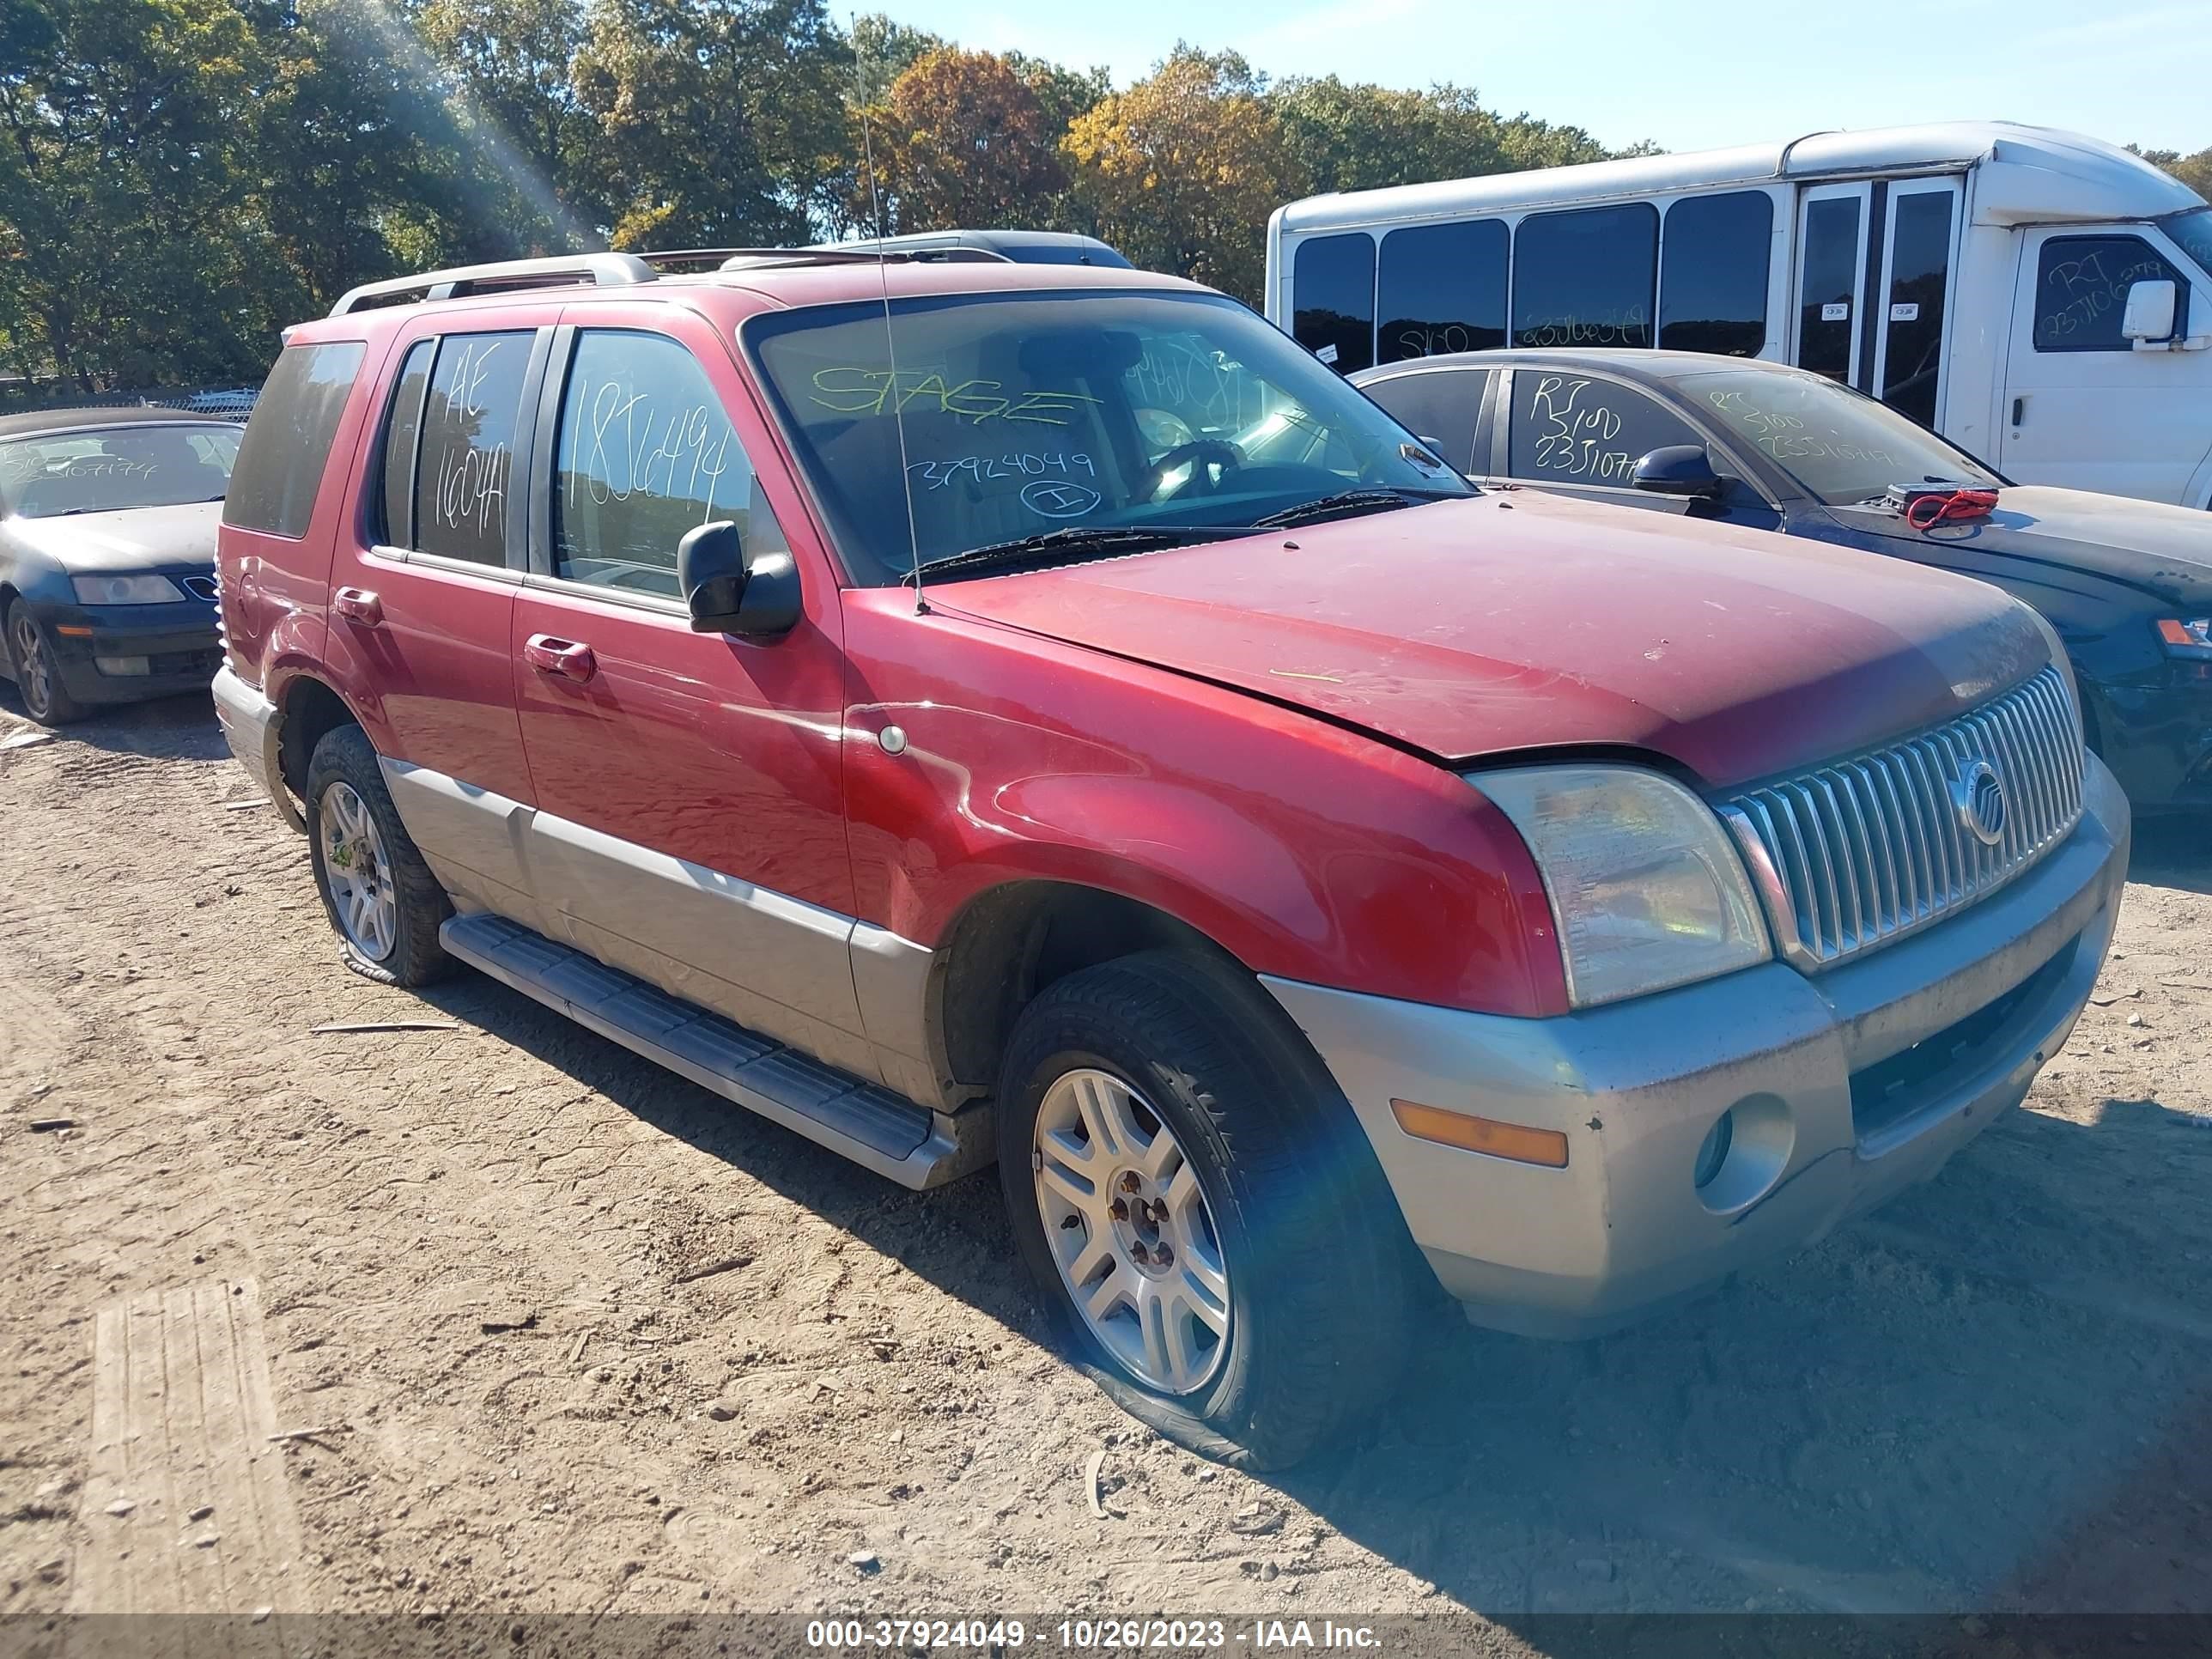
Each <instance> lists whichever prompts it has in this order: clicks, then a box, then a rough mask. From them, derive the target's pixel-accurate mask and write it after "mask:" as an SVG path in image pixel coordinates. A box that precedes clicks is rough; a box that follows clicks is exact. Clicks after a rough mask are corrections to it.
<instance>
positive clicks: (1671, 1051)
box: [1265, 758, 2130, 1335]
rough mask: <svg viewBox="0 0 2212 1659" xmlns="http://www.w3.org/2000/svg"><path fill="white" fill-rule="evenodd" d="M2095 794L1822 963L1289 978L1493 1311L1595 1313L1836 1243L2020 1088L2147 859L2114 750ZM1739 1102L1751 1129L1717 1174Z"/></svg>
mask: <svg viewBox="0 0 2212 1659" xmlns="http://www.w3.org/2000/svg"><path fill="white" fill-rule="evenodd" d="M2083 792H2084V798H2085V810H2084V811H2083V813H2082V817H2081V823H2080V824H2079V826H2078V827H2077V828H2076V829H2075V831H2074V833H2073V834H2072V835H2071V836H2069V837H2068V839H2067V840H2066V842H2064V843H2063V844H2062V845H2061V846H2059V847H2058V848H2055V849H2054V850H2052V851H2051V853H2049V854H2046V855H2045V857H2044V858H2043V860H2041V861H2040V862H2039V864H2037V865H2036V866H2035V867H2034V868H2033V870H2031V871H2030V872H2027V874H2025V875H2023V876H2021V877H2019V878H2016V879H2015V880H2014V881H2013V882H2011V883H2010V884H2008V885H2007V886H2006V887H2005V888H2003V889H2002V890H2001V891H1999V892H1997V893H1996V894H1994V895H1992V896H1990V897H1989V898H1987V899H1985V900H1984V901H1983V902H1980V903H1978V904H1976V905H1975V906H1973V907H1972V908H1970V909H1968V910H1966V911H1965V912H1963V913H1961V914H1960V915H1957V916H1954V917H1953V918H1951V919H1950V920H1948V921H1944V922H1942V923H1941V924H1938V925H1936V926H1934V927H1929V928H1927V929H1925V930H1924V931H1923V932H1921V933H1917V934H1915V935H1913V936H1911V937H1910V938H1906V939H1900V940H1899V941H1897V942H1896V943H1895V944H1893V945H1888V946H1886V947H1885V948H1883V949H1881V950H1880V951H1874V952H1872V953H1871V954H1869V956H1867V957H1864V958H1863V959H1861V960H1858V961H1854V962H1851V963H1846V964H1844V965H1842V966H1839V967H1837V968H1833V969H1829V970H1827V971H1826V972H1823V973H1820V974H1818V975H1804V974H1801V973H1800V972H1798V971H1797V970H1796V969H1794V968H1790V967H1788V966H1785V965H1784V964H1783V963H1779V962H1776V963H1767V964H1765V965H1764V966H1762V967H1759V968H1753V969H1747V970H1746V971H1744V972H1741V973H1738V974H1732V975H1728V976H1727V977H1726V978H1723V979H1717V980H1710V981H1705V983H1703V984H1700V985H1694V986H1689V987H1684V988H1683V989H1680V990H1678V991H1669V992H1664V993H1662V994H1658V995H1655V996H1649V997H1642V998H1638V999H1636V1000H1632V1001H1629V1002H1623V1003H1616V1004H1613V1005H1611V1006H1607V1007H1602V1008H1595V1009H1589V1010H1585V1011H1583V1012H1576V1013H1571V1014H1566V1015H1563V1016H1560V1017H1559V1018H1553V1019H1515V1018H1506V1017H1504V1016H1502V1015H1494V1014H1477V1013H1468V1012H1461V1011H1457V1010H1454V1009H1449V1008H1439V1007H1435V1006H1429V1005H1426V1004H1421V1003H1410V1002H1397V1001H1392V1000H1387V999H1384V998H1379V997H1370V996H1362V995H1359V994H1355V993H1352V992H1346V991H1336V990H1329V989H1326V988H1324V987H1319V986H1314V985H1307V984H1303V983H1299V982H1297V981H1286V980H1274V979H1270V980H1267V981H1265V983H1266V984H1267V988H1268V989H1269V990H1270V991H1271V992H1273V994H1274V995H1275V997H1276V999H1277V1000H1279V1002H1281V1004H1282V1005H1283V1006H1284V1007H1285V1009H1287V1010H1288V1011H1289V1012H1290V1014H1291V1018H1293V1019H1295V1020H1297V1023H1298V1024H1299V1025H1300V1026H1301V1027H1302V1028H1303V1029H1304V1030H1305V1032H1306V1035H1307V1036H1308V1037H1309V1038H1310V1039H1311V1040H1312V1042H1313V1043H1314V1045H1315V1047H1316V1048H1317V1049H1318V1050H1319V1051H1320V1053H1321V1055H1322V1059H1323V1060H1325V1061H1326V1062H1327V1063H1328V1066H1329V1069H1330V1070H1331V1071H1332V1072H1333V1073H1334V1074H1335V1077H1336V1079H1337V1081H1338V1083H1339V1084H1340V1085H1341V1086H1342V1087H1343V1089H1344V1091H1345V1094H1346V1097H1348V1098H1349V1099H1350V1100H1351V1102H1352V1109H1353V1110H1354V1111H1355V1112H1356V1113H1357V1114H1358V1118H1359V1121H1360V1125H1361V1127H1364V1129H1365V1130H1366V1132H1367V1134H1368V1138H1369V1139H1370V1141H1372V1142H1373V1144H1374V1146H1375V1151H1376V1157H1377V1158H1379V1159H1380V1160H1381V1163H1382V1165H1383V1174H1384V1175H1385V1176H1386V1177H1387V1178H1388V1179H1389V1183H1390V1186H1391V1189H1392V1191H1393V1192H1394V1193H1395V1194H1396V1197H1397V1200H1398V1202H1399V1205H1400V1206H1401V1208H1402V1209H1403V1211H1404V1212H1405V1216H1406V1220H1407V1225H1409V1227H1410V1228H1411V1230H1412V1232H1413V1239H1414V1242H1415V1243H1417V1244H1419V1246H1420V1248H1421V1249H1422V1251H1423V1253H1424V1254H1425V1255H1426V1256H1427V1257H1428V1259H1429V1261H1430V1263H1431V1266H1432V1267H1434V1268H1435V1269H1436V1273H1437V1278H1438V1279H1441V1280H1442V1281H1443V1285H1444V1287H1445V1289H1447V1290H1448V1291H1450V1292H1451V1293H1452V1294H1453V1295H1454V1296H1455V1297H1458V1298H1459V1299H1460V1300H1461V1301H1462V1303H1464V1304H1467V1309H1468V1316H1469V1317H1470V1318H1472V1319H1473V1320H1474V1321H1475V1322H1477V1323H1478V1324H1484V1325H1492V1326H1495V1327H1498V1328H1501V1329H1506V1330H1516V1331H1522V1332H1525V1333H1528V1334H1540V1335H1581V1334H1590V1333H1593V1332H1595V1331H1599V1330H1603V1329H1606V1328H1610V1327H1612V1326H1615V1325H1619V1324H1622V1323H1626V1322H1627V1321H1629V1320H1630V1319H1632V1318H1633V1317H1635V1316H1638V1315H1639V1314H1642V1313H1644V1312H1646V1311H1649V1310H1651V1309H1652V1308H1654V1307H1656V1306H1658V1305H1660V1304H1665V1303H1667V1302H1669V1301H1672V1300H1674V1299H1676V1298H1677V1297H1682V1296H1685V1295H1688V1294H1690V1293H1692V1292H1694V1291H1699V1290H1701V1289H1703V1288H1705V1287H1706V1286H1707V1285H1711V1284H1712V1283H1714V1282H1715V1281H1717V1280H1718V1279H1723V1278H1724V1277H1726V1276H1727V1275H1728V1274H1729V1273H1733V1272H1735V1271H1736V1270H1738V1269H1740V1268H1743V1267H1749V1266H1752V1265H1753V1264H1755V1263H1758V1262H1760V1261H1767V1260H1771V1259H1773V1258H1775V1257H1778V1256H1781V1255H1786V1254H1788V1253H1790V1252H1791V1251H1794V1250H1796V1249H1800V1248H1802V1246H1804V1245H1807V1244H1810V1243H1813V1242H1814V1241H1815V1240H1817V1239H1819V1238H1820V1237H1823V1236H1824V1235H1825V1234H1826V1233H1827V1232H1828V1231H1829V1230H1830V1229H1831V1228H1832V1227H1834V1226H1835V1225H1836V1224H1837V1223H1838V1222H1839V1221H1841V1220H1843V1219H1844V1218H1846V1217H1849V1216H1851V1215H1854V1214H1857V1213H1858V1212H1861V1211H1863V1210H1865V1209H1868V1208H1869V1207H1871V1206H1874V1205H1875V1204H1878V1203H1880V1202H1881V1201H1882V1200H1885V1199H1887V1198H1888V1197H1890V1196H1891V1195H1892V1194H1895V1193H1896V1192H1898V1191H1899V1189H1901V1188H1905V1187H1907V1186H1910V1185H1911V1184H1913V1183H1915V1182H1921V1181H1925V1180H1927V1179H1928V1178H1929V1176H1933V1175H1934V1174H1935V1173H1936V1170H1939V1169H1940V1168H1942V1164H1943V1163H1944V1161H1945V1160H1946V1159H1948V1158H1949V1157H1950V1155H1951V1154H1952V1153H1953V1152H1956V1151H1957V1150H1958V1149H1959V1148H1960V1146H1964V1145H1965V1144H1966V1142H1967V1141H1968V1140H1969V1139H1972V1137H1973V1136H1975V1135H1976V1134H1978V1133H1980V1132H1981V1131H1982V1130H1983V1129H1984V1128H1985V1127H1988V1125H1989V1124H1990V1121H1991V1120H1992V1119H1993V1118H1995V1117H1996V1115H1997V1114H1998V1113H2000V1112H2002V1111H2003V1110H2005V1109H2007V1108H2008V1107H2011V1106H2014V1105H2016V1104H2017V1103H2019V1102H2020V1100H2021V1098H2022V1097H2024V1096H2025V1095H2026V1094H2027V1089H2028V1085H2030V1084H2031V1083H2032V1082H2033V1080H2034V1078H2035V1074H2036V1073H2037V1072H2038V1071H2039V1070H2040V1069H2041V1067H2042V1066H2043V1064H2044V1062H2045V1060H2049V1059H2050V1058H2051V1056H2052V1055H2053V1054H2056V1053H2057V1051H2058V1049H2059V1048H2061V1047H2062V1046H2063V1044H2064V1042H2065V1041H2066V1037H2067V1035H2068V1033H2069V1031H2071V1030H2072V1029H2073V1026H2074V1021H2075V1017H2076V1016H2078V1015H2079V1014H2080V1012H2081V1007H2082V1005H2083V1004H2084V1003H2085V1002H2086V1001H2087V1000H2088V995H2089V989H2090V987H2091V986H2092V985H2093V983H2094V981H2095V980H2096V977H2097V972H2098V969H2099V968H2100V966H2101V965H2102V963H2103V962H2104V958H2105V951H2106V947H2107V946H2108V945H2110V943H2111V941H2112V924H2113V921H2114V920H2115V918H2116V916H2117V915H2118V908H2119V901H2120V891H2121V888H2122V886H2123V884H2124V881H2125V878H2126V873H2127V863H2128V845H2129V835H2130V823H2129V817H2128V806H2127V801H2126V799H2125V798H2124V796H2123V795H2122V794H2121V793H2120V790H2119V787H2118V785H2117V784H2116V783H2115V782H2114V781H2113V779H2112V774H2111V773H2110V772H2108V771H2106V769H2105V768H2104V767H2103V766H2102V765H2101V764H2100V763H2098V762H2096V761H2095V760H2094V759H2093V758H2092V759H2091V760H2090V761H2089V764H2088V769H2087V775H2085V777H2084V779H2083ZM1394 1098H1395V1099H1400V1100H1406V1101H1413V1102H1417V1103H1420V1104H1423V1105H1427V1106H1437V1107H1443V1108H1444V1109H1449V1110H1458V1111H1464V1112H1469V1113H1474V1114H1476V1115H1480V1116H1483V1117H1487V1118H1492V1119H1496V1120H1500V1121H1504V1122H1508V1123H1514V1124H1522V1125H1527V1126H1529V1127H1536V1128H1542V1129H1551V1130H1556V1131H1558V1132H1559V1133H1562V1134H1564V1135H1565V1136H1566V1138H1567V1142H1568V1158H1567V1165H1566V1167H1565V1169H1557V1170H1555V1169H1547V1168H1540V1167H1537V1166H1534V1165H1531V1164H1519V1163H1513V1162H1510V1161H1508V1160H1506V1159H1504V1158H1492V1157H1489V1156H1486V1155H1485V1154H1482V1153H1479V1152H1462V1151H1459V1150H1456V1149H1455V1148H1452V1147H1448V1146H1438V1145H1436V1144H1435V1143H1433V1142H1430V1141H1425V1140H1418V1139H1413V1137H1412V1136H1410V1135H1407V1133H1405V1132H1404V1131H1402V1130H1401V1129H1400V1128H1399V1127H1398V1125H1397V1122H1396V1120H1395V1118H1394V1117H1393V1115H1392V1114H1391V1109H1390V1102H1391V1101H1392V1100H1393V1099H1394ZM1729 1109H1733V1110H1734V1111H1735V1113H1736V1119H1735V1121H1736V1123H1737V1124H1738V1125H1739V1127H1738V1129H1737V1133H1736V1135H1735V1145H1734V1146H1733V1147H1732V1148H1731V1150H1730V1152H1729V1161H1728V1162H1725V1163H1723V1165H1722V1168H1721V1173H1720V1175H1719V1176H1717V1177H1716V1178H1714V1179H1713V1180H1712V1181H1711V1183H1710V1184H1709V1185H1708V1186H1707V1187H1706V1188H1705V1189H1704V1190H1702V1191H1700V1190H1699V1188H1698V1187H1697V1185H1696V1183H1695V1180H1694V1176H1693V1171H1694V1170H1695V1169H1696V1165H1697V1160H1698V1157H1699V1149H1700V1148H1701V1147H1702V1146H1704V1145H1705V1140H1706V1136H1707V1134H1708V1133H1709V1132H1710V1131H1711V1129H1712V1127H1713V1125H1714V1123H1715V1122H1716V1121H1717V1119H1718V1118H1719V1117H1720V1115H1721V1114H1722V1113H1723V1111H1726V1110H1729ZM1739 1160H1741V1161H1739Z"/></svg>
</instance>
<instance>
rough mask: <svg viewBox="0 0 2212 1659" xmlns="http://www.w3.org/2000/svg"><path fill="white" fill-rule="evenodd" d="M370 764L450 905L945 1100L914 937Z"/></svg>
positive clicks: (408, 771) (417, 774)
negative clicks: (516, 926)
mask: <svg viewBox="0 0 2212 1659" xmlns="http://www.w3.org/2000/svg"><path fill="white" fill-rule="evenodd" d="M382 766H383V770H384V778H385V782H386V787H388V788H390V790H391V791H392V805H393V806H394V808H395V809H397V811H398V813H399V817H400V822H401V823H404V824H405V825H406V827H407V833H408V835H409V836H410V838H411V839H412V840H413V841H414V842H415V844H416V847H417V848H420V849H421V851H422V857H423V860H424V861H425V862H426V863H428V865H429V866H430V870H431V873H432V874H434V875H435V876H436V877H437V878H438V881H439V884H441V886H443V887H444V888H445V890H446V891H447V894H448V895H450V896H452V898H453V901H454V905H455V908H457V909H459V911H461V912H462V913H463V914H464V915H469V914H471V913H477V912H483V913H487V914H489V915H492V916H495V917H499V918H502V919H504V920H505V921H511V922H513V923H516V924H519V925H520V926H521V927H526V928H528V929H529V930H530V931H531V932H532V933H537V934H539V935H542V936H543V937H544V939H549V940H551V941H554V942H556V943H557V944H560V945H565V946H567V947H568V948H569V949H571V950H572V951H578V952H580V953H581V954H582V955H583V956H584V957H589V958H592V959H593V960H595V961H597V962H599V963H605V964H606V965H607V966H608V967H610V968H611V969H617V970H618V971H620V972H621V973H623V974H625V975H629V976H631V977H632V978H634V979H635V980H639V981H643V982H644V983H645V984H647V985H649V986H652V987H656V988H657V989H659V991H662V992H664V993H665V994H667V995H669V996H671V997H678V998H681V999H683V1000H684V1001H685V1002H687V1003H690V1004H693V1005H696V1006H698V1007H699V1008H702V1009H704V1010H707V1011H708V1012H713V1013H715V1014H719V1015H720V1016H722V1017H723V1018H726V1019H728V1020H732V1021H734V1022H735V1023H736V1024H738V1025H739V1026H742V1027H744V1029H745V1030H748V1031H751V1032H757V1033H758V1034H760V1035H761V1036H766V1037H769V1038H771V1039H773V1040H774V1041H775V1042H777V1043H780V1044H782V1045H786V1046H787V1048H791V1049H795V1050H798V1051H799V1053H801V1054H807V1055H810V1056H811V1057H812V1058H813V1059H815V1060H820V1061H822V1062H823V1063H824V1064H826V1065H829V1066H836V1067H837V1068H838V1069H840V1070H841V1071H843V1072H847V1073H852V1074H854V1076H856V1077H859V1078H861V1079H866V1081H868V1082H871V1083H881V1084H884V1085H889V1086H890V1087H891V1088H893V1089H896V1090H897V1091H899V1092H900V1093H901V1094H902V1095H905V1096H907V1097H909V1098H911V1099H913V1100H915V1101H918V1102H920V1103H922V1105H923V1106H925V1107H927V1108H929V1109H942V1108H945V1107H946V1106H947V1105H948V1101H947V1099H946V1096H945V1091H944V1089H943V1088H942V1086H941V1085H940V1084H939V1080H938V1079H937V1078H936V1076H935V1074H934V1071H933V1066H932V1065H931V1063H930V1060H929V1054H928V1038H927V996H928V986H929V974H930V964H931V961H932V953H931V952H930V951H929V950H928V949H927V947H925V946H922V945H916V944H915V943H913V942H912V941H911V940H908V939H901V938H900V937H899V936H898V935H897V934H896V933H890V932H889V931H887V930H886V929H884V928H881V927H875V926H874V925H872V924H871V923H867V922H863V921H859V920H858V919H857V918H855V917H852V916H848V915H842V914H841V913H840V912H837V911H835V910H828V909H824V908H822V907H821V906H819V905H815V904H810V903H808V902H805V901H804V900H802V899H797V898H793V897H792V896H789V895H788V894H785V893H779V892H775V891H774V890H770V889H768V888H764V887H760V886H757V885H756V884H753V883H751V882H748V881H745V880H743V879H741V878H738V877H735V876H731V875H727V874H725V873H724V872H720V871H717V870H711V869H708V867H707V866H704V865H700V864H694V863H691V862H690V861H689V860H684V859H679V858H676V857H673V856H671V854H666V853H660V852H656V851H654V850H653V848H647V847H641V846H639V845H637V844H636V843H635V842H629V841H624V840H623V839H622V838H620V837H619V836H610V835H607V834H605V832H603V831H600V830H598V829H592V828H590V827H589V826H588V825H585V824H580V823H574V822H573V821H572V820H570V819H568V818H563V817H556V815H554V814H552V813H550V812H544V811H539V810H538V809H537V808H535V807H532V806H528V805H524V804H523V803H521V802H520V801H516V800H511V799H507V797H506V796H503V795H498V794H494V793H491V792H490V791H489V790H484V789H478V788H476V787H472V786H471V785H468V784H465V783H461V782H459V781H456V780H454V779H453V778H450V777H447V776H446V775H444V774H442V773H439V772H434V771H431V770H430V769H428V768H425V767H420V766H415V765H412V764H410V763H407V762H405V761H395V760H392V759H389V758H386V759H385V760H384V761H383V762H382ZM457 954H458V953H457ZM518 988H525V989H527V988H528V987H518ZM532 994H535V993H534V992H533V993H532ZM577 1018H583V1016H581V1015H578V1016H577ZM585 1023H586V1024H591V1023H592V1022H590V1021H589V1020H586V1022H585ZM609 1035H613V1034H612V1033H609ZM617 1040H618V1041H623V1040H626V1039H623V1038H619V1037H618V1038H617ZM679 1069H680V1068H679ZM710 1086H711V1085H710Z"/></svg>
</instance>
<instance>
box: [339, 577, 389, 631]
mask: <svg viewBox="0 0 2212 1659" xmlns="http://www.w3.org/2000/svg"><path fill="white" fill-rule="evenodd" d="M331 609H332V610H333V611H337V613H338V615H340V616H341V617H344V618H345V619H346V620H347V621H348V622H356V623H360V624H361V625H362V627H363V628H375V627H378V626H380V624H381V623H383V621H384V603H383V601H382V600H380V599H378V598H377V597H376V595H375V594H374V593H372V592H369V591H368V589H367V588H365V587H341V588H340V589H338V590H337V592H335V593H333V594H331Z"/></svg>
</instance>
